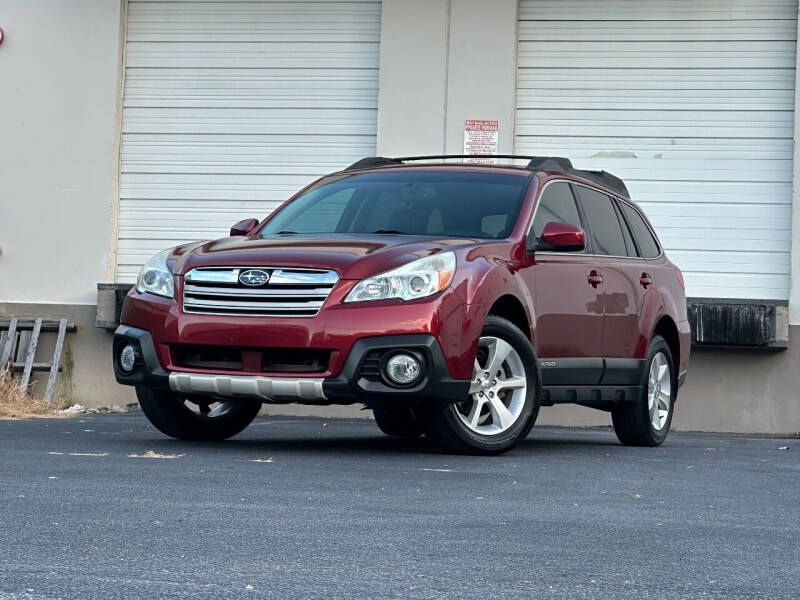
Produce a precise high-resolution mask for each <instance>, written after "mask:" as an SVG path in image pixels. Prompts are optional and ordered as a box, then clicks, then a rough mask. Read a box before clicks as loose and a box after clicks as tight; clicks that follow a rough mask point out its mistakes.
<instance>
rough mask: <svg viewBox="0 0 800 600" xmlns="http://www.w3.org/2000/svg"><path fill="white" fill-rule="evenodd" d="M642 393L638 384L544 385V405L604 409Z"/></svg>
mask: <svg viewBox="0 0 800 600" xmlns="http://www.w3.org/2000/svg"><path fill="white" fill-rule="evenodd" d="M641 395H642V387H641V386H638V385H628V386H619V385H607V386H599V385H548V386H544V387H542V406H553V405H554V404H582V405H584V406H589V407H591V408H600V409H603V408H608V407H609V405H613V404H616V403H618V402H635V401H636V400H637V399H639V398H640V397H641Z"/></svg>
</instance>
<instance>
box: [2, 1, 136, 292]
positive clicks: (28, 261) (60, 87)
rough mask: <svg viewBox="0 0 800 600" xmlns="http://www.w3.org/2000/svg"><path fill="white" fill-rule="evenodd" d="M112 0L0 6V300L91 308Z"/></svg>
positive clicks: (109, 151)
mask: <svg viewBox="0 0 800 600" xmlns="http://www.w3.org/2000/svg"><path fill="white" fill-rule="evenodd" d="M120 6H121V5H120V1H119V0H70V2H57V1H50V2H41V1H36V2H20V1H19V0H0V27H2V28H3V29H4V30H5V34H6V39H5V42H4V43H3V44H2V45H0V82H1V83H0V184H2V189H0V247H2V254H0V302H3V301H16V302H60V303H75V304H81V303H82V304H88V303H93V302H95V301H96V292H95V286H96V284H97V282H98V281H104V280H106V271H107V264H108V261H109V245H110V239H111V220H112V215H113V198H114V179H115V177H114V173H115V171H116V165H115V160H114V154H115V140H116V133H115V130H116V111H117V95H118V94H117V88H118V79H117V78H118V73H119V71H118V68H119V58H118V56H119V45H120V44H119V40H120Z"/></svg>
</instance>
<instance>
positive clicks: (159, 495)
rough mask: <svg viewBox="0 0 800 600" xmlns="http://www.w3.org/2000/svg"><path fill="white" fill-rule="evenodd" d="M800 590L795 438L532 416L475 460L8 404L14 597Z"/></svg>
mask: <svg viewBox="0 0 800 600" xmlns="http://www.w3.org/2000/svg"><path fill="white" fill-rule="evenodd" d="M782 448H785V449H782ZM798 597H800V440H787V439H775V438H755V437H745V436H735V435H714V434H689V433H682V434H678V433H674V432H673V433H672V434H670V437H669V438H668V440H667V442H666V443H665V444H664V445H663V446H662V447H661V448H656V449H653V448H625V447H622V446H620V445H619V444H618V442H617V440H616V438H615V437H614V434H613V432H612V431H610V430H606V429H588V430H587V429H561V428H534V430H533V432H532V434H531V435H530V437H529V439H528V440H527V441H526V442H525V443H524V444H522V445H521V446H520V447H519V448H518V449H516V450H514V451H512V452H510V453H508V454H506V455H503V456H500V457H493V458H480V457H468V456H449V455H445V454H441V453H438V452H437V451H436V450H435V449H434V448H432V447H430V446H429V445H427V444H426V442H425V441H424V440H419V441H404V440H397V439H392V438H388V437H384V436H383V435H382V434H380V432H379V431H378V429H377V428H376V427H375V426H374V424H373V423H371V422H369V421H358V420H327V421H324V420H320V419H311V418H294V419H292V418H275V417H259V418H258V419H257V420H256V421H255V422H254V423H253V424H252V425H251V426H250V427H249V428H248V429H247V430H246V431H245V432H244V433H243V434H241V435H239V436H238V437H236V438H234V439H233V440H230V441H228V442H222V443H187V442H179V441H175V440H170V439H167V438H164V437H163V436H161V435H160V434H159V433H158V432H157V431H155V430H154V429H153V428H152V427H150V426H149V424H148V423H147V422H146V420H145V418H144V417H143V416H142V415H141V413H131V414H123V415H93V416H79V417H74V418H69V419H34V420H23V421H0V598H2V599H10V598H13V599H16V598H81V599H88V598H103V599H112V598H126V599H131V598H147V599H152V598H281V599H285V598H481V599H488V598H637V599H639V598H798Z"/></svg>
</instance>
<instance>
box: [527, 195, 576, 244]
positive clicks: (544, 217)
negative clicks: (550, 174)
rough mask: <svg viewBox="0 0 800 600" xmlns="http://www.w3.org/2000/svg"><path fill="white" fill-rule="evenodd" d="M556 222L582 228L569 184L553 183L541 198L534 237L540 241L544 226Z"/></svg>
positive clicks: (535, 220)
mask: <svg viewBox="0 0 800 600" xmlns="http://www.w3.org/2000/svg"><path fill="white" fill-rule="evenodd" d="M553 221H555V222H556V223H569V224H570V225H575V226H577V227H582V225H581V218H580V215H579V214H578V207H577V206H576V205H575V198H573V196H572V190H571V189H570V186H569V184H568V183H558V182H557V183H551V184H550V185H548V186H547V187H546V188H545V189H544V191H543V192H542V195H541V196H540V197H539V204H538V205H537V206H536V217H534V219H533V235H534V237H535V238H536V239H537V240H538V239H539V238H541V237H542V231H543V230H544V226H545V225H547V224H548V223H551V222H553Z"/></svg>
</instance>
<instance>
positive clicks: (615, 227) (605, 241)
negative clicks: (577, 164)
mask: <svg viewBox="0 0 800 600" xmlns="http://www.w3.org/2000/svg"><path fill="white" fill-rule="evenodd" d="M576 187H577V190H578V196H580V199H581V205H582V206H583V211H584V212H585V213H586V219H587V220H588V225H589V230H590V231H591V234H590V235H591V237H592V242H593V249H594V253H595V254H608V255H610V256H627V255H628V250H627V248H626V247H625V239H624V238H623V237H622V227H621V226H620V224H619V218H618V217H617V212H616V210H614V205H613V203H612V202H611V198H609V197H608V196H606V195H605V194H603V193H601V192H598V191H596V190H593V189H590V188H587V187H583V186H576Z"/></svg>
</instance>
